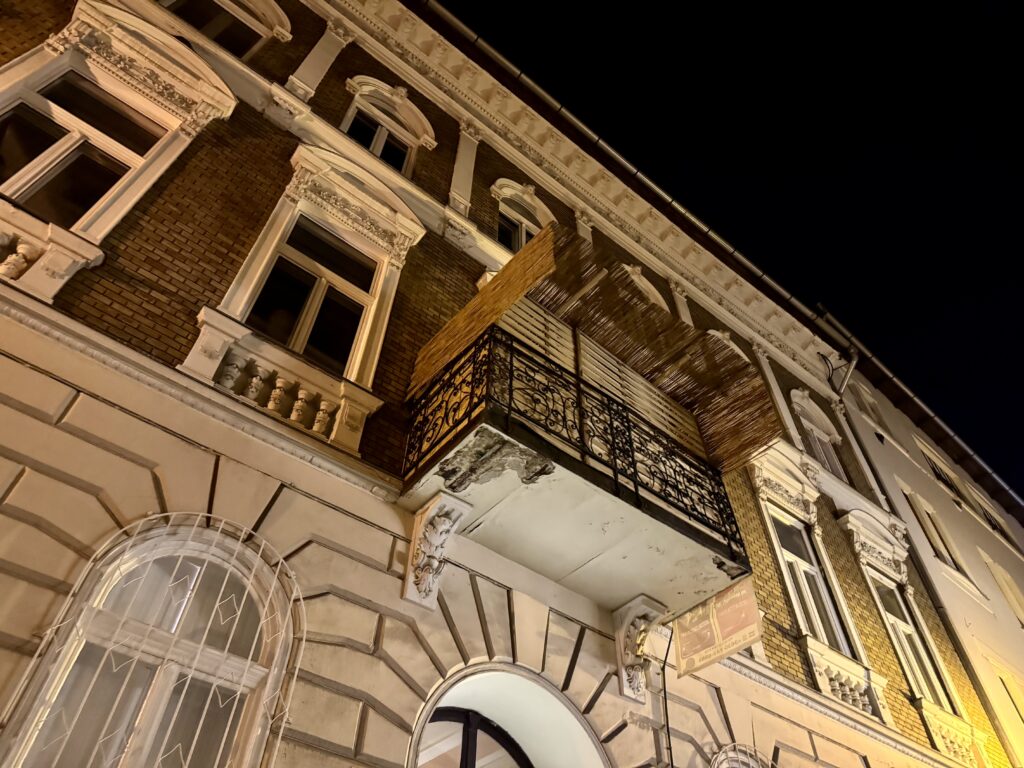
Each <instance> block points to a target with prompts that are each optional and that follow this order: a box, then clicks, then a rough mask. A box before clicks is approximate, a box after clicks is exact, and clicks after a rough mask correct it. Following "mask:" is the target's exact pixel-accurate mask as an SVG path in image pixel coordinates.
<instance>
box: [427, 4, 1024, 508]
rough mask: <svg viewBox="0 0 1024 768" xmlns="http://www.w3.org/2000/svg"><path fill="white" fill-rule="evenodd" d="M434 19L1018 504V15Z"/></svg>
mask: <svg viewBox="0 0 1024 768" xmlns="http://www.w3.org/2000/svg"><path fill="white" fill-rule="evenodd" d="M442 4H443V5H444V6H445V7H446V8H447V9H448V10H450V11H451V12H452V13H454V14H455V15H456V16H457V17H458V18H460V19H461V20H462V21H463V22H464V23H466V24H467V25H468V26H469V27H470V28H471V29H473V30H474V31H475V32H476V33H477V34H478V35H480V36H481V38H483V39H484V40H486V41H487V42H488V43H490V44H491V45H492V46H494V47H495V48H496V49H497V50H498V51H500V52H501V53H502V54H503V55H504V56H505V57H506V58H508V59H509V60H510V61H511V62H512V63H513V64H514V65H515V66H517V67H519V68H521V69H522V70H523V71H524V73H525V74H526V75H527V76H529V77H530V78H532V79H533V80H534V81H536V82H537V83H538V84H539V85H540V86H541V87H543V88H544V89H545V90H547V91H548V92H549V93H550V94H551V95H552V96H553V97H554V98H556V99H557V100H559V101H560V102H561V103H562V104H563V105H564V106H565V107H566V108H567V109H568V110H569V111H570V112H572V113H573V114H575V115H576V116H577V117H578V118H580V119H581V120H582V121H583V122H584V123H586V124H587V126H588V127H589V128H591V129H592V130H593V131H594V132H596V133H597V134H598V135H599V136H601V138H603V139H604V140H605V141H607V142H608V143H609V144H610V145H611V146H612V147H613V148H615V149H616V150H617V151H618V152H620V153H621V154H622V155H623V156H624V157H626V159H627V160H629V161H630V162H631V163H633V164H634V165H636V166H637V167H638V168H639V169H640V171H641V172H642V173H644V174H646V175H647V176H649V177H650V178H652V179H653V180H654V181H655V182H656V183H657V184H659V185H660V186H662V187H663V188H664V189H666V190H667V191H668V192H669V193H670V194H672V195H674V196H675V197H676V198H677V199H679V200H680V202H682V203H683V204H684V205H685V206H686V207H687V208H689V209H690V210H691V211H693V212H694V213H695V214H696V215H697V216H698V217H700V218H701V219H702V220H703V221H704V222H705V223H707V224H708V225H709V226H711V227H712V228H713V229H715V230H717V231H718V232H720V233H721V234H722V235H723V236H724V237H726V239H728V240H729V241H730V242H731V243H732V244H733V245H735V246H736V247H737V248H739V250H740V251H741V252H742V253H743V254H744V255H745V256H747V258H749V259H751V260H752V261H753V262H754V263H755V264H757V265H758V266H760V267H761V268H762V269H764V270H765V271H766V272H767V273H768V274H769V275H770V276H772V277H773V278H775V279H776V280H777V281H778V282H780V283H781V284H782V285H783V286H784V287H786V288H787V289H789V290H790V291H791V292H793V293H794V294H795V295H796V296H797V297H798V298H799V299H800V300H801V301H803V302H804V303H805V304H807V305H808V306H811V307H815V306H816V305H817V304H818V303H821V304H823V305H824V306H825V307H826V308H827V309H828V310H829V311H830V312H831V313H832V314H833V315H835V316H836V317H837V318H838V319H839V320H840V321H841V322H843V323H844V324H845V325H846V326H847V327H848V328H850V330H851V331H852V332H853V333H854V335H856V336H857V337H858V338H860V340H861V341H862V342H863V343H864V344H865V345H866V346H867V347H868V349H870V350H871V351H872V352H873V353H874V354H875V355H876V356H878V358H879V359H880V360H881V361H882V362H883V363H884V364H885V365H886V366H888V367H889V369H890V370H892V371H893V372H894V373H895V374H896V375H897V376H898V377H899V378H901V379H902V380H903V381H904V382H905V383H906V384H907V385H908V386H909V387H910V388H911V389H912V390H913V391H914V392H915V393H916V394H917V395H918V397H920V398H921V399H922V400H923V401H924V402H925V403H926V404H927V405H928V406H930V407H931V408H932V409H933V410H934V411H935V412H936V413H937V414H938V415H939V417H940V418H942V419H943V420H944V421H945V422H946V423H947V424H949V425H950V426H951V427H952V428H953V429H954V430H955V431H956V432H957V433H958V434H959V435H960V437H961V438H963V440H964V441H965V442H966V443H967V444H968V445H969V446H971V447H972V448H973V449H974V450H975V451H976V452H977V453H978V454H979V455H980V456H981V458H982V459H983V460H984V461H985V462H987V463H988V464H989V465H990V466H991V467H992V468H994V469H995V470H996V472H997V473H999V474H1000V476H1001V477H1002V478H1003V479H1004V480H1006V481H1007V482H1008V483H1009V484H1010V485H1011V486H1012V487H1013V488H1014V489H1015V490H1016V491H1017V492H1018V494H1022V495H1024V411H1022V409H1021V405H1020V397H1019V392H1020V389H1021V385H1020V380H1021V373H1022V371H1024V365H1022V363H1021V355H1022V354H1024V344H1022V343H1021V329H1022V325H1024V324H1022V322H1021V320H1020V316H1021V315H1020V313H1021V311H1022V305H1024V294H1022V292H1021V283H1022V278H1024V266H1022V264H1021V257H1022V255H1024V247H1022V245H1021V240H1020V236H1019V229H1020V226H1019V225H1020V223H1021V221H1022V216H1021V210H1022V202H1024V200H1022V198H1024V193H1022V182H1024V172H1022V171H1024V162H1022V157H1024V150H1022V149H1021V142H1022V140H1024V130H1022V128H1024V125H1022V121H1021V118H1020V117H1019V110H1020V108H1021V104H1020V102H1021V96H1022V93H1024V87H1022V77H1021V75H1022V73H1024V62H1022V61H1021V59H1022V58H1024V57H1022V54H1021V51H1022V50H1024V46H1021V45H1020V42H1019V37H1018V33H1019V30H1020V29H1021V24H1020V23H1021V19H1020V18H1019V12H1017V11H1016V10H1015V9H1013V8H1012V7H1011V5H1010V3H1005V4H1002V5H1000V4H980V3H972V4H966V5H963V6H960V7H959V8H958V7H957V6H953V5H950V6H949V9H948V10H944V9H941V8H939V7H938V6H935V5H925V4H919V5H915V7H914V8H910V4H905V5H906V8H905V9H904V10H902V11H897V10H896V6H897V4H895V3H893V4H891V5H890V6H889V7H882V6H879V7H871V6H869V5H866V4H819V5H817V6H813V7H812V6H807V7H806V8H797V7H795V6H792V5H790V6H788V7H787V6H785V5H784V4H778V3H772V4H761V9H760V10H756V11H755V10H752V9H744V8H741V7H740V6H738V5H731V4H730V5H728V6H727V5H726V4H724V3H715V4H709V5H712V6H714V7H713V9H710V10H709V9H708V8H703V9H700V10H696V9H697V8H698V6H695V5H692V4H689V3H679V4H668V3H628V2H627V3H621V4H619V6H618V9H617V10H615V11H614V12H612V11H597V10H595V9H598V8H605V7H611V6H606V5H604V4H601V5H598V4H593V5H591V4H583V3H578V2H574V3H568V2H551V0H548V1H547V2H539V1H538V0H517V2H514V3H506V4H500V5H499V4H495V3H481V2H479V1H477V2H468V1H466V0H445V1H444V2H443V3H442ZM629 9H633V10H635V14H636V15H628V12H629ZM957 10H959V11H960V13H959V14H958V13H956V12H955V11H957Z"/></svg>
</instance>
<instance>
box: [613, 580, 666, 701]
mask: <svg viewBox="0 0 1024 768" xmlns="http://www.w3.org/2000/svg"><path fill="white" fill-rule="evenodd" d="M664 613H665V606H664V605H662V604H661V603H659V602H657V601H656V600H653V599H652V598H650V597H648V596H647V595H640V596H638V597H636V598H634V599H633V600H630V601H629V602H628V603H626V604H625V605H624V606H622V607H621V608H619V609H618V610H617V611H615V613H613V614H612V620H613V621H614V622H615V654H616V657H617V658H618V662H619V693H621V694H622V695H623V696H625V697H626V698H629V699H632V700H633V701H637V702H640V703H641V704H643V703H646V701H647V689H648V688H649V687H658V686H659V685H660V680H653V679H649V677H650V676H651V675H652V674H653V675H654V676H657V675H658V674H659V673H660V668H658V667H657V666H654V667H652V665H651V664H650V663H649V659H648V656H647V652H648V648H649V642H648V640H649V638H650V636H651V634H652V633H653V632H655V631H656V629H657V628H656V627H654V626H652V622H654V621H655V620H657V618H658V617H659V616H662V615H664ZM652 684H653V685H652Z"/></svg>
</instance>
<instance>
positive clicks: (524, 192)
mask: <svg viewBox="0 0 1024 768" xmlns="http://www.w3.org/2000/svg"><path fill="white" fill-rule="evenodd" d="M491 197H493V198H494V199H495V200H497V201H498V217H499V219H498V221H497V222H496V226H500V217H504V218H506V219H508V220H509V221H511V222H512V223H513V224H515V225H516V227H517V230H518V233H517V240H518V241H519V247H518V248H516V250H515V251H511V252H512V253H516V252H518V251H519V250H520V249H522V247H523V246H525V245H526V243H527V242H529V238H527V237H526V234H527V233H530V238H532V237H534V236H536V235H537V233H539V232H540V230H541V229H543V228H544V227H546V226H547V225H548V224H550V223H551V222H553V221H555V216H554V214H553V213H551V210H550V209H549V208H548V207H547V206H546V205H544V203H543V202H541V200H540V198H538V197H537V192H536V188H535V187H534V186H533V185H532V184H519V183H518V182H515V181H512V180H511V179H504V178H502V179H498V180H497V181H495V182H494V184H492V185H491ZM506 200H515V202H516V203H518V204H519V205H520V206H522V207H523V208H526V209H527V210H529V211H531V212H532V213H533V215H534V218H535V219H536V220H537V223H539V224H540V226H539V227H538V226H537V223H534V222H532V221H529V220H528V219H526V218H525V216H524V215H523V214H522V213H521V212H519V211H517V210H515V208H514V207H513V206H511V205H508V204H507V203H506V202H505V201H506ZM494 241H495V242H496V243H498V245H499V246H500V247H502V248H506V246H505V245H503V244H502V243H501V242H500V241H499V240H498V230H495V233H494Z"/></svg>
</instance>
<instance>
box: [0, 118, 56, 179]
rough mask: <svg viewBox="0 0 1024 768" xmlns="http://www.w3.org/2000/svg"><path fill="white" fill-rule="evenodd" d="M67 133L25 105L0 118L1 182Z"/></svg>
mask: <svg viewBox="0 0 1024 768" xmlns="http://www.w3.org/2000/svg"><path fill="white" fill-rule="evenodd" d="M66 133H67V131H66V130H65V129H64V128H61V127H60V126H59V125H57V124H56V123H55V122H53V121H52V120H50V119H49V118H47V117H43V116H42V115H40V114H39V113H38V112H36V111H35V110H34V109H29V108H28V107H26V106H25V105H24V104H19V105H18V106H16V107H15V108H14V109H12V110H10V111H9V112H7V114H5V115H3V116H2V117H0V182H4V181H7V180H8V179H9V178H11V176H13V175H14V174H16V173H17V172H18V171H20V170H21V169H22V168H24V167H25V166H26V165H28V164H29V163H30V162H31V161H32V160H34V159H35V158H37V157H39V155H41V154H42V153H43V151H45V150H46V149H48V148H50V147H51V146H53V145H54V143H56V141H57V140H58V139H59V138H61V137H62V136H64V134H66Z"/></svg>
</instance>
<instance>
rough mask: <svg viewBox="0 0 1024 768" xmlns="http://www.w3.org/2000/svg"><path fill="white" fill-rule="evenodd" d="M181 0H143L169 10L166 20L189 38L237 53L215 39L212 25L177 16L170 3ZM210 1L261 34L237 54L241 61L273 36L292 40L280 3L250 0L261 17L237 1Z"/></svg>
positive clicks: (228, 53)
mask: <svg viewBox="0 0 1024 768" xmlns="http://www.w3.org/2000/svg"><path fill="white" fill-rule="evenodd" d="M180 1H181V0H156V2H155V3H152V0H143V2H149V3H151V4H155V5H157V6H159V7H160V8H161V9H162V10H163V11H164V12H166V14H167V16H168V17H169V18H168V19H165V20H164V21H165V22H167V21H169V22H170V23H169V24H167V26H169V27H171V28H173V29H176V30H177V31H181V32H185V33H186V35H185V36H186V37H188V38H189V39H192V40H198V41H201V42H203V43H205V44H207V45H213V46H216V47H217V49H219V50H222V51H224V53H226V54H227V55H228V56H234V55H235V54H233V53H231V52H230V51H228V50H226V49H224V48H222V47H221V46H220V45H218V44H217V43H216V42H215V41H214V40H213V37H212V36H211V34H210V33H211V32H214V33H215V32H216V31H215V30H211V29H210V28H209V27H204V28H203V29H197V28H195V27H193V26H192V25H191V24H189V23H188V22H187V21H185V20H184V19H182V18H181V17H179V16H177V15H176V14H175V13H174V11H172V10H171V8H170V6H172V5H174V4H175V3H176V2H180ZM207 1H208V2H211V3H214V4H215V5H219V6H220V7H221V8H223V9H224V10H225V11H227V12H228V13H229V14H231V15H232V16H234V17H235V18H236V19H238V20H239V21H240V22H242V23H243V24H245V25H246V26H247V27H249V29H251V30H252V31H253V32H255V33H256V34H257V35H259V38H260V39H259V40H258V41H257V42H255V43H254V44H253V45H252V47H251V48H249V50H248V51H246V52H245V53H244V54H242V56H240V57H238V58H239V59H240V60H241V61H248V60H249V59H251V58H252V57H253V56H254V55H255V54H256V52H257V51H259V50H260V48H262V47H263V45H264V44H265V43H266V42H267V40H269V39H270V38H271V37H276V38H277V39H278V40H281V41H282V42H288V41H289V40H291V39H292V35H291V21H290V20H289V19H288V14H286V13H285V12H284V11H283V10H282V9H281V6H279V5H278V4H277V3H276V2H274V0H247V2H248V4H249V5H250V6H251V7H252V10H254V11H258V12H259V16H256V15H253V13H251V12H250V9H248V8H246V7H244V6H242V5H241V4H239V3H234V2H232V1H231V0H207ZM171 20H173V21H171ZM217 31H219V30H217Z"/></svg>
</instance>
